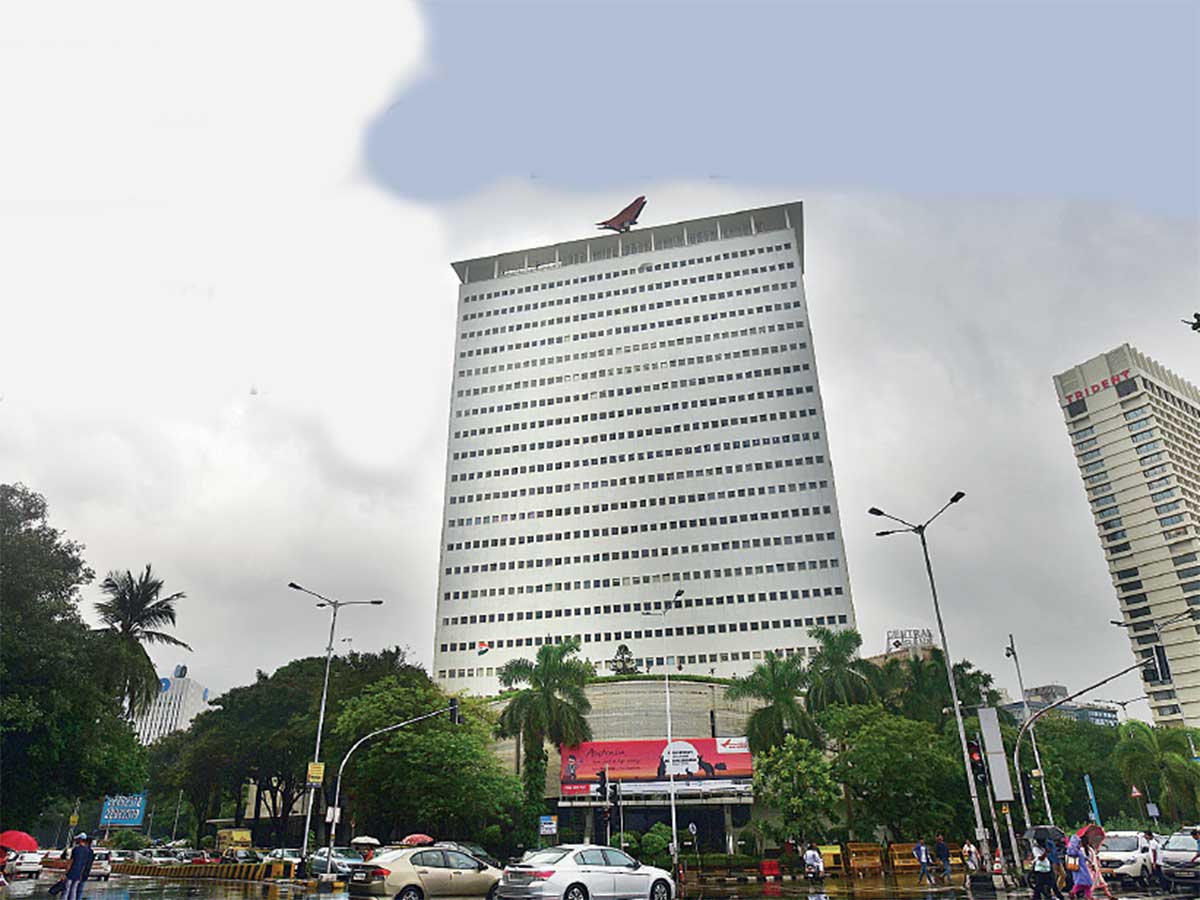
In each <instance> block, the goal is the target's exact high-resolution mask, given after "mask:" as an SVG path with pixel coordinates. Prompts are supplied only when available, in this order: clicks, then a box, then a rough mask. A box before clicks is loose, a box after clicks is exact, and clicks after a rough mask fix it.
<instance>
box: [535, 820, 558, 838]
mask: <svg viewBox="0 0 1200 900" xmlns="http://www.w3.org/2000/svg"><path fill="white" fill-rule="evenodd" d="M538 834H558V816H542V817H540V818H539V819H538Z"/></svg>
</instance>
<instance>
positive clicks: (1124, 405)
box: [1054, 344, 1200, 728]
mask: <svg viewBox="0 0 1200 900" xmlns="http://www.w3.org/2000/svg"><path fill="white" fill-rule="evenodd" d="M1054 386H1055V388H1056V389H1057V392H1058V400H1059V404H1060V405H1061V406H1062V410H1063V416H1064V418H1065V419H1066V423H1067V432H1068V434H1069V435H1070V438H1071V444H1072V445H1073V447H1074V450H1075V459H1076V462H1077V463H1078V465H1079V471H1080V474H1081V475H1082V477H1083V484H1084V489H1085V490H1086V492H1087V499H1088V504H1089V506H1090V507H1091V511H1092V516H1093V517H1094V519H1095V523H1096V530H1097V531H1098V532H1099V534H1100V544H1101V546H1102V547H1103V548H1104V553H1105V556H1106V557H1107V559H1108V570H1109V574H1110V576H1111V577H1112V582H1113V587H1114V589H1115V591H1116V594H1117V603H1118V605H1119V607H1120V612H1121V619H1122V621H1123V622H1124V624H1125V627H1126V629H1127V630H1128V632H1129V640H1130V642H1131V644H1132V648H1133V652H1134V654H1135V655H1136V656H1137V657H1139V658H1142V659H1145V660H1147V661H1150V660H1154V661H1155V663H1156V666H1155V668H1154V669H1153V670H1152V673H1153V675H1152V677H1147V676H1146V674H1145V673H1144V674H1143V678H1145V679H1146V681H1145V689H1146V694H1147V696H1148V697H1149V700H1150V709H1151V712H1152V713H1153V714H1154V720H1155V721H1156V722H1157V723H1159V724H1164V725H1165V724H1186V725H1188V726H1191V727H1193V728H1194V727H1197V726H1200V638H1198V637H1197V632H1200V627H1197V625H1196V624H1195V622H1194V621H1193V617H1195V618H1200V613H1197V612H1196V609H1197V608H1198V607H1200V390H1197V389H1196V387H1195V386H1194V385H1192V384H1189V383H1188V382H1187V381H1184V380H1183V379H1182V378H1180V377H1179V376H1178V375H1176V374H1175V373H1174V372H1171V371H1170V370H1169V369H1166V368H1164V367H1163V366H1161V365H1159V364H1158V363H1156V362H1155V361H1154V360H1152V359H1149V358H1148V357H1146V356H1143V355H1142V354H1141V353H1139V352H1138V351H1137V350H1136V349H1134V348H1133V347H1131V346H1129V345H1128V344H1123V345H1121V346H1120V347H1117V348H1116V349H1115V350H1112V351H1110V352H1108V353H1105V354H1103V355H1101V356H1097V357H1095V358H1094V359H1089V360H1088V361H1087V362H1085V363H1081V364H1080V365H1078V366H1075V367H1074V368H1072V369H1068V370H1067V371H1066V372H1063V373H1062V374H1061V375H1056V376H1055V378H1054ZM1164 657H1165V663H1166V665H1165V671H1164V666H1163V663H1164Z"/></svg>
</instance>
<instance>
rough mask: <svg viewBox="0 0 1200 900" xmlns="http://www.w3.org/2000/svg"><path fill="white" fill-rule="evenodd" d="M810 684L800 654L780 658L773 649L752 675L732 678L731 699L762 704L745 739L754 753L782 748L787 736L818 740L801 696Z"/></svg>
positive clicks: (750, 721) (748, 724)
mask: <svg viewBox="0 0 1200 900" xmlns="http://www.w3.org/2000/svg"><path fill="white" fill-rule="evenodd" d="M807 684H808V676H807V673H806V672H805V671H804V662H803V660H802V659H801V658H800V656H799V655H798V654H796V655H793V656H779V655H778V654H776V653H774V652H772V651H770V650H768V651H767V652H766V654H765V655H764V656H763V661H762V662H760V663H759V664H758V665H757V666H755V667H754V671H752V672H751V673H750V674H749V675H743V676H741V677H738V678H734V679H733V683H732V684H731V685H730V686H729V687H728V688H726V690H725V696H726V697H727V698H728V699H730V700H746V699H749V700H758V701H760V702H761V703H762V706H760V707H759V708H758V709H756V710H755V711H754V712H752V713H751V714H750V718H749V719H747V720H746V737H747V738H749V741H750V750H751V751H752V752H754V753H762V752H764V751H766V750H770V749H771V748H772V747H777V746H779V745H780V744H782V743H783V739H784V736H785V735H787V734H795V735H796V736H797V737H803V738H808V739H810V740H812V741H816V739H817V737H818V734H817V726H816V723H815V722H814V721H813V720H812V717H811V716H809V714H808V710H806V709H805V708H804V701H803V699H802V696H801V695H802V694H803V693H804V689H805V687H806V686H807Z"/></svg>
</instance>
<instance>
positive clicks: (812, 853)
mask: <svg viewBox="0 0 1200 900" xmlns="http://www.w3.org/2000/svg"><path fill="white" fill-rule="evenodd" d="M804 869H805V871H806V872H807V873H808V874H809V875H811V876H812V877H814V878H824V877H825V859H824V857H822V856H821V851H820V850H818V849H817V845H816V844H809V845H808V849H807V850H805V851H804Z"/></svg>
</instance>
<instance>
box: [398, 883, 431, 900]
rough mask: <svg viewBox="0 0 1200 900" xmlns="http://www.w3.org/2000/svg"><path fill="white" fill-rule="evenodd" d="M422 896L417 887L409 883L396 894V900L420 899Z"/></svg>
mask: <svg viewBox="0 0 1200 900" xmlns="http://www.w3.org/2000/svg"><path fill="white" fill-rule="evenodd" d="M424 896H425V895H424V894H422V893H421V889H420V888H419V887H414V886H413V885H411V884H410V885H409V886H408V887H406V888H405V889H404V890H402V891H401V892H400V893H399V895H397V900H422V898H423V897H424Z"/></svg>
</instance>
